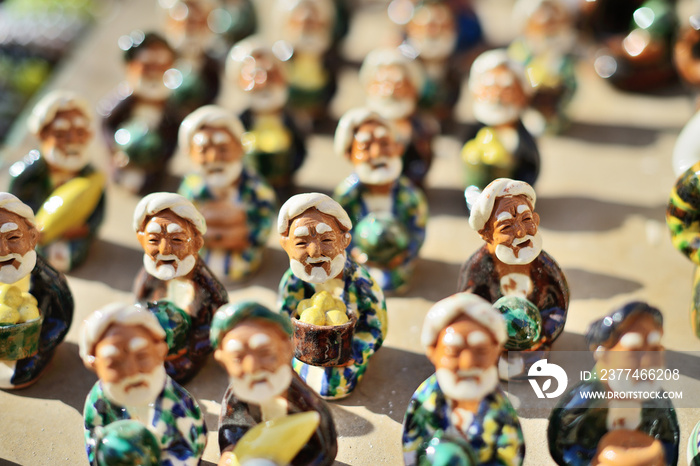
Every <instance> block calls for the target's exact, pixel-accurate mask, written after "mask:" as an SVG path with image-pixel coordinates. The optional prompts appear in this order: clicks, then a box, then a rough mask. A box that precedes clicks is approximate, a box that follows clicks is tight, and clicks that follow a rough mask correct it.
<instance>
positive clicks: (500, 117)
mask: <svg viewBox="0 0 700 466" xmlns="http://www.w3.org/2000/svg"><path fill="white" fill-rule="evenodd" d="M472 111H473V112H474V118H476V119H477V120H479V121H480V122H481V123H483V124H485V125H488V126H498V125H503V124H506V123H512V122H514V121H517V120H518V119H519V118H520V114H521V113H522V111H523V109H522V108H521V107H518V106H517V105H509V104H503V103H500V102H496V103H493V102H481V101H476V100H475V101H474V102H473V105H472Z"/></svg>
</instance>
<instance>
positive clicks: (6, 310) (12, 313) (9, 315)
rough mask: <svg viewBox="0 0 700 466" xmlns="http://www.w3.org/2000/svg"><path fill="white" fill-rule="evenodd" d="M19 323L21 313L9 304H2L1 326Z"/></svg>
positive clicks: (0, 310)
mask: <svg viewBox="0 0 700 466" xmlns="http://www.w3.org/2000/svg"><path fill="white" fill-rule="evenodd" d="M17 322H19V312H17V309H13V308H11V307H10V306H8V305H7V304H0V325H10V324H16V323H17Z"/></svg>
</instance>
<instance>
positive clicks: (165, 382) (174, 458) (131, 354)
mask: <svg viewBox="0 0 700 466" xmlns="http://www.w3.org/2000/svg"><path fill="white" fill-rule="evenodd" d="M165 335H166V333H165V331H164V329H163V327H161V325H160V322H159V321H158V319H157V318H156V317H155V316H154V315H153V314H152V313H151V312H149V311H148V310H147V309H145V308H142V307H139V306H135V305H131V304H121V303H113V304H110V305H108V306H105V307H103V308H101V309H98V310H96V311H95V312H93V313H92V314H90V315H89V316H88V317H87V318H86V319H85V321H84V322H83V326H82V328H81V334H80V356H81V358H82V359H83V362H84V363H85V365H86V366H87V367H88V368H89V369H91V370H93V371H95V372H96V373H97V377H98V378H99V380H98V381H97V383H95V385H94V386H93V387H92V390H90V393H89V394H88V396H87V399H86V400H85V409H84V411H83V416H84V418H85V424H84V428H85V449H86V451H87V456H88V461H89V462H90V464H91V465H103V464H126V463H127V462H128V463H129V464H162V465H165V464H181V465H197V464H200V460H201V457H202V454H204V447H205V445H206V443H207V428H206V425H205V423H204V416H203V414H202V411H201V410H200V408H199V406H198V405H197V401H196V400H195V399H194V397H193V396H192V395H190V394H189V393H188V392H187V390H185V389H184V388H182V387H181V386H180V385H179V384H178V383H177V382H175V381H174V380H173V379H171V378H170V377H169V376H168V375H167V374H166V372H165V367H164V366H163V362H164V360H165V357H166V354H167V352H168V345H167V343H166V341H165ZM117 423H118V424H117ZM113 424H114V425H113ZM114 426H119V428H118V429H117V430H115V429H114ZM134 432H140V435H134V434H133V433H134ZM151 436H153V437H151ZM144 438H145V439H146V441H145V442H144V441H143V439H144ZM149 440H150V441H149ZM144 444H145V446H147V447H150V448H144ZM120 447H121V448H122V449H123V450H121V449H120ZM127 455H128V456H127ZM115 456H116V458H119V459H121V462H119V463H117V462H115V459H116V458H115ZM125 457H126V458H129V459H130V460H131V461H125ZM153 457H155V458H156V460H155V461H153V462H149V461H147V460H149V459H151V458H153ZM110 459H111V460H112V461H111V462H110V461H109V460H110Z"/></svg>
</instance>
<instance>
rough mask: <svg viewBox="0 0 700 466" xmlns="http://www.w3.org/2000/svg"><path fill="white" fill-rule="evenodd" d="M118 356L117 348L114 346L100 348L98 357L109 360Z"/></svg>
mask: <svg viewBox="0 0 700 466" xmlns="http://www.w3.org/2000/svg"><path fill="white" fill-rule="evenodd" d="M118 354H119V348H117V347H116V346H114V345H105V346H102V347H100V357H102V358H111V357H112V356H116V355H118Z"/></svg>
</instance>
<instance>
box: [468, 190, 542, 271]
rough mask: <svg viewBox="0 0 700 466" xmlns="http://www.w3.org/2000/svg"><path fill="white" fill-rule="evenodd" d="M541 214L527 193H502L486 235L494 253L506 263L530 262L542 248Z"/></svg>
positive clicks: (488, 223)
mask: <svg viewBox="0 0 700 466" xmlns="http://www.w3.org/2000/svg"><path fill="white" fill-rule="evenodd" d="M539 224H540V216H539V215H537V214H536V213H535V212H533V211H532V206H531V205H530V203H529V202H528V201H527V199H526V198H525V197H523V196H513V197H499V198H497V199H496V202H495V203H494V206H493V212H492V213H491V217H489V219H488V221H487V222H486V225H487V227H486V231H485V232H484V234H483V235H482V237H483V238H484V240H485V241H486V242H487V243H488V249H489V251H490V252H491V253H492V254H494V253H495V254H496V257H497V258H498V259H499V260H500V261H501V262H504V263H506V264H512V265H518V264H529V263H530V262H532V261H533V260H535V258H536V257H537V256H538V255H539V254H540V252H542V237H541V236H540V234H539V233H538V229H537V227H538V226H539Z"/></svg>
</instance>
